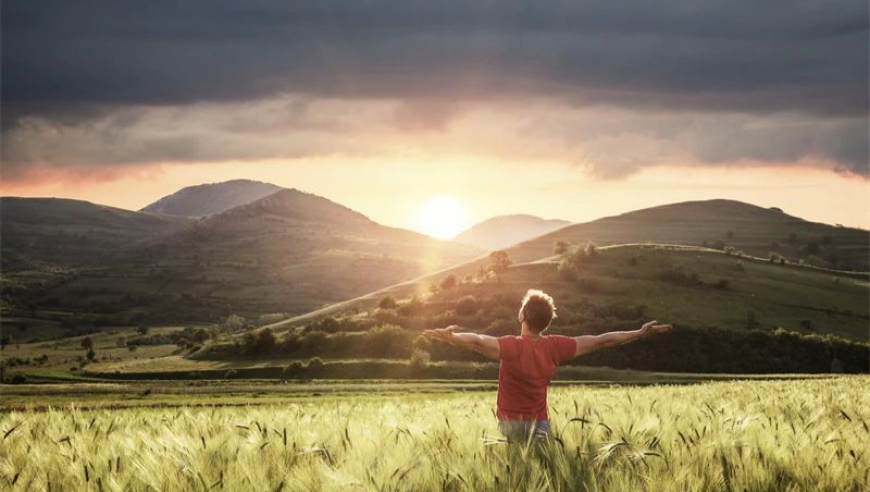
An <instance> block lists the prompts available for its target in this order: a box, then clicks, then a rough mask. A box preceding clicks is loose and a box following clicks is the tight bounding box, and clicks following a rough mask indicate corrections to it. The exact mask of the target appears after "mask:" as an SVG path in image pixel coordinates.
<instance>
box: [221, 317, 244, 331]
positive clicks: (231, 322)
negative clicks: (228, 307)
mask: <svg viewBox="0 0 870 492" xmlns="http://www.w3.org/2000/svg"><path fill="white" fill-rule="evenodd" d="M245 324H246V322H245V318H243V317H241V316H239V315H237V314H231V315H229V316H228V317H227V319H226V321H224V328H226V329H227V330H230V331H237V330H241V329H242V328H244V327H245Z"/></svg>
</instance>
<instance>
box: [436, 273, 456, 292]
mask: <svg viewBox="0 0 870 492" xmlns="http://www.w3.org/2000/svg"><path fill="white" fill-rule="evenodd" d="M439 286H440V287H441V290H442V291H445V290H450V289H452V288H454V287H456V275H453V274H452V273H451V274H450V275H448V276H446V277H444V278H443V279H441V283H440V284H439Z"/></svg>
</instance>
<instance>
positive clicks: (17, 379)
mask: <svg viewBox="0 0 870 492" xmlns="http://www.w3.org/2000/svg"><path fill="white" fill-rule="evenodd" d="M9 382H10V383H12V384H24V383H26V382H27V376H25V375H24V374H16V375H14V376H12V379H10V380H9Z"/></svg>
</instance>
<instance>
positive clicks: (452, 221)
mask: <svg viewBox="0 0 870 492" xmlns="http://www.w3.org/2000/svg"><path fill="white" fill-rule="evenodd" d="M419 224H420V229H421V230H422V231H423V232H424V233H426V234H428V235H430V236H432V237H437V238H439V239H452V238H453V237H454V236H456V235H457V234H459V233H460V232H462V231H463V230H464V229H465V228H466V227H468V212H467V211H466V210H465V205H463V204H462V202H461V201H459V200H457V199H456V198H454V197H452V196H434V197H432V198H430V199H429V200H427V201H426V203H425V204H424V205H423V208H422V209H421V210H420V218H419Z"/></svg>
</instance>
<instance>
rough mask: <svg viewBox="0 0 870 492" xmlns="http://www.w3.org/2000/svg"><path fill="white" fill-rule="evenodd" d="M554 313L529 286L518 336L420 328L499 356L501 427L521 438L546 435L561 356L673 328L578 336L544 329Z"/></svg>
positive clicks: (543, 296)
mask: <svg viewBox="0 0 870 492" xmlns="http://www.w3.org/2000/svg"><path fill="white" fill-rule="evenodd" d="M555 317H556V307H555V304H554V303H553V298H552V297H550V296H549V295H547V294H545V293H544V292H542V291H540V290H529V291H528V292H527V293H526V296H525V297H524V298H523V303H522V306H521V307H520V312H519V316H518V320H519V322H520V325H521V331H520V335H519V336H515V335H506V336H502V337H492V336H488V335H479V334H477V333H456V330H457V329H458V328H459V327H458V326H456V325H453V326H448V327H447V328H439V329H435V330H426V331H424V332H423V334H424V335H426V336H427V337H430V338H433V339H436V340H441V341H443V342H447V343H449V344H451V345H455V346H457V347H462V348H465V349H468V350H473V351H475V352H478V353H481V354H483V355H484V356H485V357H487V358H490V359H493V360H499V361H500V364H499V371H498V398H497V402H496V416H497V417H498V421H499V425H498V428H499V430H500V431H501V432H502V433H503V434H504V435H505V436H506V437H507V438H508V439H511V440H516V439H525V438H527V437H528V436H529V435H530V434H532V433H534V435H535V436H536V437H544V436H546V435H548V434H549V432H550V422H549V420H548V416H547V387H548V386H549V385H550V378H552V376H553V373H554V372H555V371H556V368H557V367H559V365H560V364H561V363H562V362H564V361H566V360H568V359H572V358H574V357H578V356H580V355H585V354H589V353H592V352H595V351H596V350H600V349H604V348H609V347H615V346H617V345H622V344H624V343H628V342H631V341H634V340H638V339H640V338H644V337H647V336H649V335H654V334H657V333H664V332H666V331H668V330H670V329H671V325H663V324H658V321H655V320H654V321H650V322H649V323H645V324H644V325H643V326H642V327H641V328H640V329H638V330H634V331H613V332H610V333H603V334H601V335H582V336H578V337H567V336H564V335H542V333H543V332H544V331H545V330H546V329H547V327H549V326H550V322H551V321H552V320H553V318H555Z"/></svg>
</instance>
